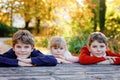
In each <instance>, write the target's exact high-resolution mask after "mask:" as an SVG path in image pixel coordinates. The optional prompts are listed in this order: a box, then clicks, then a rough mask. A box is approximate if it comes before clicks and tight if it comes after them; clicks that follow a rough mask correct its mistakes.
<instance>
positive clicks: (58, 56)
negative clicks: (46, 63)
mask: <svg viewBox="0 0 120 80" xmlns="http://www.w3.org/2000/svg"><path fill="white" fill-rule="evenodd" d="M54 56H55V57H56V58H60V59H65V57H64V56H62V55H54Z"/></svg>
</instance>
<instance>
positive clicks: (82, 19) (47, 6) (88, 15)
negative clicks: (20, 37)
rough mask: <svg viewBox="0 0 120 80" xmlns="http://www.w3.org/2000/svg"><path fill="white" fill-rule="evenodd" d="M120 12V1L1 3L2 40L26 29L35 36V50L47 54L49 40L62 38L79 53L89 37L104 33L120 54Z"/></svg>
mask: <svg viewBox="0 0 120 80" xmlns="http://www.w3.org/2000/svg"><path fill="white" fill-rule="evenodd" d="M119 13H120V0H30V1H28V0H0V37H12V35H13V34H14V32H16V31H17V30H18V29H27V30H29V31H31V32H32V34H33V35H34V36H35V38H36V40H35V44H36V47H37V48H38V49H40V50H42V51H45V50H46V49H47V45H48V41H49V38H50V37H51V36H55V35H59V36H63V37H65V39H66V40H67V43H68V47H69V50H70V51H71V52H72V53H75V54H79V51H80V49H81V47H83V46H84V45H87V37H88V35H89V34H90V33H91V32H94V31H101V32H103V33H104V34H105V35H106V36H107V37H108V43H109V48H110V49H111V50H113V51H115V52H117V53H120V14H119ZM6 43H7V44H10V45H11V41H6Z"/></svg>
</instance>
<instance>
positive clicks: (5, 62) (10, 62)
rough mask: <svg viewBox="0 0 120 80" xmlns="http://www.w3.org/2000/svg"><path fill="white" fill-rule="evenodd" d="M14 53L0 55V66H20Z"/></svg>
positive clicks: (11, 51) (8, 52)
mask: <svg viewBox="0 0 120 80" xmlns="http://www.w3.org/2000/svg"><path fill="white" fill-rule="evenodd" d="M13 53H14V51H13V50H12V49H10V50H9V51H7V52H5V53H3V54H1V55H0V66H18V60H17V59H15V56H14V54H13Z"/></svg>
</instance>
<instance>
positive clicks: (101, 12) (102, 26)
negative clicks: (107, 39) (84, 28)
mask: <svg viewBox="0 0 120 80" xmlns="http://www.w3.org/2000/svg"><path fill="white" fill-rule="evenodd" d="M99 2H100V5H99V8H100V9H99V21H100V22H99V25H100V31H101V32H103V31H104V30H105V13H106V5H105V2H106V0H99Z"/></svg>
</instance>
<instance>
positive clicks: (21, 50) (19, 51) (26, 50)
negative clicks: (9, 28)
mask: <svg viewBox="0 0 120 80" xmlns="http://www.w3.org/2000/svg"><path fill="white" fill-rule="evenodd" d="M13 50H14V51H15V55H16V56H17V58H28V57H29V56H30V55H31V52H32V51H33V47H32V46H31V45H30V44H24V43H22V42H20V41H18V43H17V44H15V46H14V47H13Z"/></svg>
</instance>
